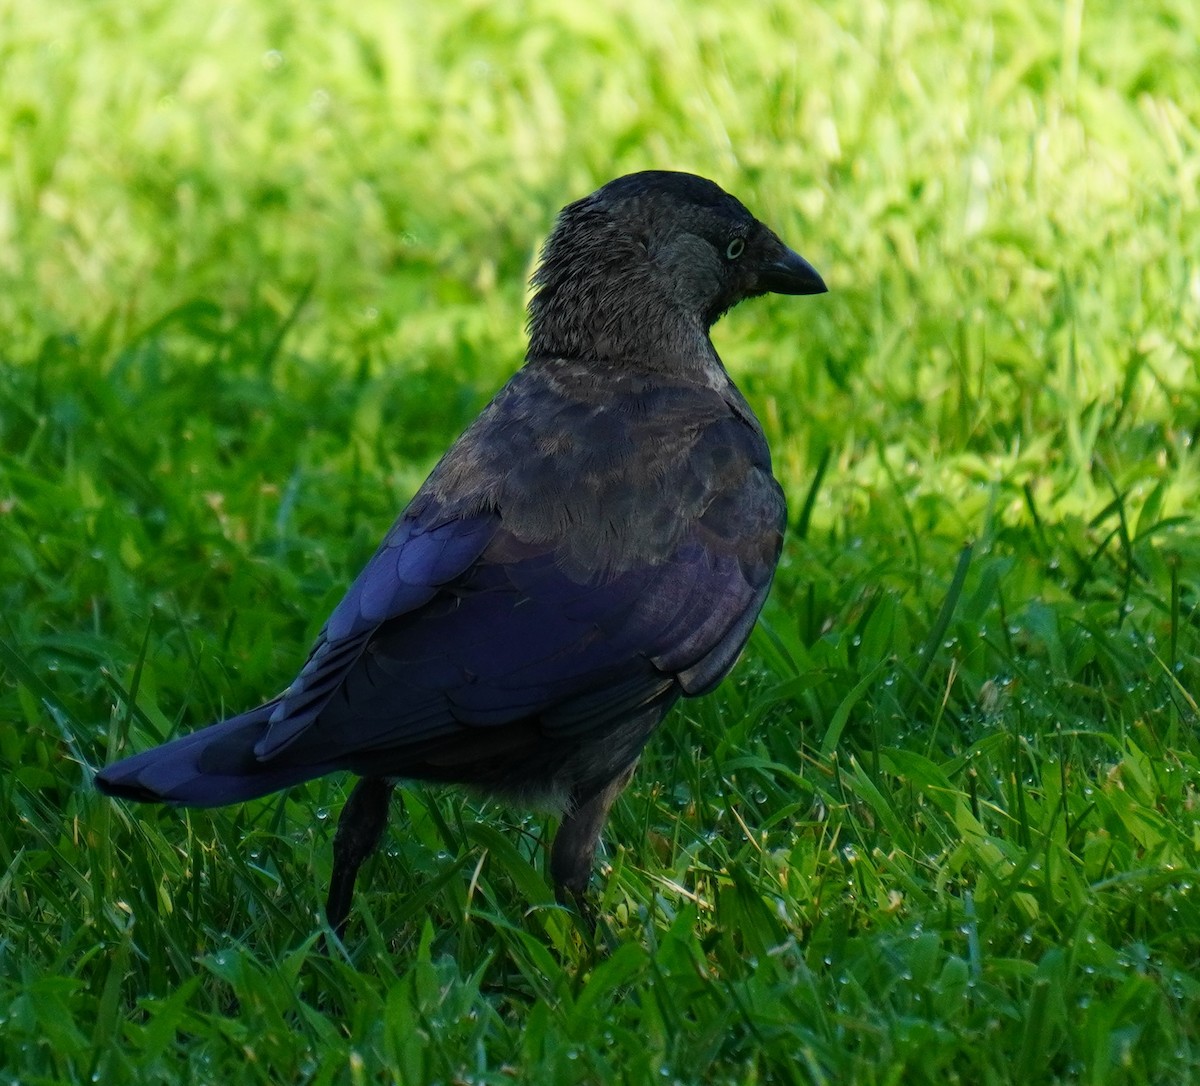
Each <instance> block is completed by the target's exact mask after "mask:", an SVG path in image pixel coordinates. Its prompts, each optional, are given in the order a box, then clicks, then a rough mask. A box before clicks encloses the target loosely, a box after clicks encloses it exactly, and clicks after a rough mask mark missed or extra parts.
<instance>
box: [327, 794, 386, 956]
mask: <svg viewBox="0 0 1200 1086" xmlns="http://www.w3.org/2000/svg"><path fill="white" fill-rule="evenodd" d="M395 787H396V782H395V781H392V780H388V779H387V778H386V777H363V779H362V780H360V781H359V782H358V784H356V785H355V786H354V791H353V792H351V793H350V798H349V799H348V800H346V806H345V807H343V808H342V815H341V817H340V818H339V819H338V828H337V833H336V834H335V835H334V838H333V877H332V878H331V879H330V880H329V897H328V898H327V899H326V902H325V916H326V917H327V918H328V920H329V926H330V927H331V928H333V930H334V931H335V932H337V936H338V938H339V939H340V938H341V937H342V936H343V935H344V934H345V932H346V918H347V917H348V916H349V915H350V899H351V898H352V897H354V880H355V879H356V878H357V877H358V869H359V868H360V867H362V865H363V861H364V860H365V859H366V858H367V857H368V856H370V855H371V853H372V852H374V851H375V849H376V848H377V847H378V846H379V839H380V838H381V837H382V836H383V830H384V827H385V826H386V825H387V820H388V800H390V799H391V797H392V789H393V788H395Z"/></svg>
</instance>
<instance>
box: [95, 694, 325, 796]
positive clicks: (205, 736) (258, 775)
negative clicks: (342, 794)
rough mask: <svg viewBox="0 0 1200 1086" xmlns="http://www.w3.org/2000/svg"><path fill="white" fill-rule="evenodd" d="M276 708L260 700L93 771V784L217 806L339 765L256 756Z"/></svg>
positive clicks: (104, 789) (113, 791) (120, 791)
mask: <svg viewBox="0 0 1200 1086" xmlns="http://www.w3.org/2000/svg"><path fill="white" fill-rule="evenodd" d="M274 708H275V703H274V702H271V703H268V704H267V705H260V706H259V707H258V708H257V709H251V710H250V711H249V712H248V713H242V715H241V716H235V717H231V718H230V719H229V720H223V721H221V723H219V724H212V725H210V726H209V727H207V728H202V729H201V730H200V731H198V732H192V733H191V734H190V735H184V736H181V737H180V738H179V739H173V740H172V741H171V742H169V743H164V744H163V745H162V746H160V747H155V748H154V749H153V750H147V751H144V752H143V753H141V754H135V755H134V756H133V757H132V758H125V759H124V760H123V761H120V762H116V763H114V764H113V765H110V766H106V767H105V768H104V769H102V770H100V772H99V773H97V774H96V787H97V788H99V789H100V791H101V792H104V793H106V794H107V795H110V796H120V797H122V798H124V799H132V800H138V801H139V802H143V803H173V804H176V805H178V806H181V807H220V806H223V805H224V804H226V803H240V802H242V801H243V800H248V799H256V798H257V797H259V796H265V795H268V794H270V793H271V792H278V791H279V790H280V789H283V788H288V787H290V786H291V785H293V784H299V783H300V782H301V781H306V780H310V779H312V778H313V777H319V776H321V775H322V774H324V773H328V772H330V771H331V770H333V769H336V768H337V767H336V766H334V765H330V764H315V765H312V764H310V765H297V764H294V763H292V764H289V763H286V762H284V761H275V760H267V761H260V760H259V759H258V758H257V757H256V756H255V754H254V745H255V744H256V743H257V742H258V741H259V740H260V739H262V737H263V735H264V734H265V733H266V730H267V721H268V719H269V718H270V716H271V712H272V710H273V709H274Z"/></svg>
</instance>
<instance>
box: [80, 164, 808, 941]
mask: <svg viewBox="0 0 1200 1086" xmlns="http://www.w3.org/2000/svg"><path fill="white" fill-rule="evenodd" d="M533 285H534V287H535V288H536V290H535V293H534V295H533V298H532V301H531V302H530V305H529V351H528V354H527V355H526V358H525V364H524V366H523V367H522V368H521V369H520V370H519V371H518V372H517V373H516V374H515V376H513V377H512V379H511V380H509V382H508V383H507V384H506V385H504V387H503V388H501V389H500V391H499V392H498V393H497V394H496V396H495V398H494V399H493V400H492V401H491V403H490V404H488V406H487V407H486V408H485V409H484V410H483V413H482V414H481V415H480V416H479V417H478V418H477V419H476V420H475V421H474V422H473V423H472V424H471V425H470V426H469V427H468V428H467V430H466V431H465V432H464V433H463V434H462V436H461V437H459V439H458V440H457V441H456V442H455V443H454V444H453V445H452V446H451V447H450V450H449V451H448V452H447V453H446V454H445V456H443V457H442V459H441V461H440V462H439V463H438V465H437V466H436V467H435V468H434V469H433V472H432V474H431V475H430V476H429V478H428V479H427V480H426V481H425V483H424V485H423V486H422V487H421V488H420V490H418V491H417V493H416V495H415V497H413V499H412V501H411V502H409V504H408V506H407V508H406V509H405V510H404V511H403V512H402V513H401V514H400V518H399V520H397V521H396V523H395V525H394V526H393V527H392V529H391V531H390V532H389V533H388V535H387V537H386V538H385V539H384V541H383V543H382V545H381V546H380V547H379V549H378V550H377V551H376V552H375V555H374V557H373V558H372V559H371V560H370V561H369V562H368V563H367V565H366V568H365V569H364V570H363V571H362V573H361V574H360V575H359V577H358V579H357V580H356V581H355V582H354V583H353V584H352V585H351V586H350V589H349V591H348V592H347V593H346V596H345V598H344V599H343V600H342V601H341V603H340V604H338V606H337V607H336V608H335V609H334V611H333V614H332V615H330V617H329V620H328V621H327V622H326V623H325V626H324V628H323V629H322V630H321V632H320V634H319V635H318V637H317V643H316V645H315V647H314V648H313V650H312V652H311V654H310V655H309V657H308V662H307V663H306V664H305V665H304V667H303V668H302V669H301V671H300V674H299V675H297V676H296V679H295V680H294V681H293V682H292V684H291V686H289V687H288V688H287V689H286V690H285V691H284V692H283V693H282V694H280V695H279V696H278V697H276V698H274V699H272V700H271V701H269V702H267V703H266V704H265V705H261V706H259V707H258V708H257V709H251V710H250V711H249V712H246V713H243V714H242V715H240V716H236V717H233V718H231V719H229V720H225V721H222V722H220V723H217V724H213V725H211V726H209V727H207V728H204V729H202V730H200V731H198V732H195V733H193V734H191V735H186V736H183V737H182V738H178V739H175V740H172V741H171V742H168V743H165V744H164V745H162V746H160V747H156V748H155V749H153V750H150V751H147V752H145V753H143V754H138V755H135V756H133V757H130V758H127V759H125V760H124V761H121V762H117V763H116V764H114V765H111V766H109V767H107V768H106V769H104V770H102V771H101V772H100V773H99V774H98V775H97V777H96V784H97V786H98V787H99V788H100V789H101V790H102V791H104V792H106V793H108V794H109V795H113V796H122V797H124V798H126V799H134V800H144V801H151V802H167V803H172V804H177V805H180V806H192V807H215V806H219V805H221V804H226V803H236V802H239V801H242V800H248V799H253V798H254V797H256V796H262V795H265V794H267V793H269V792H274V791H277V790H278V789H282V788H288V787H290V786H291V785H294V784H298V783H300V782H301V781H306V780H309V779H311V778H313V777H318V776H320V775H322V774H325V773H331V772H333V771H335V770H350V771H351V772H352V773H356V774H358V775H359V776H360V777H361V780H359V781H358V782H357V784H356V785H355V787H354V789H353V791H352V792H351V794H350V797H349V799H348V800H347V802H346V805H345V807H344V809H343V811H342V814H341V818H340V820H339V823H338V829H337V833H336V835H335V839H334V863H333V878H332V884H331V886H330V890H329V897H328V900H327V904H326V915H327V917H328V920H329V924H330V925H331V927H332V928H333V929H334V930H335V931H337V932H338V933H339V934H341V933H342V932H343V931H344V926H345V923H346V918H347V915H348V912H349V909H350V901H351V897H352V895H353V891H354V882H355V878H356V876H357V873H358V869H359V867H360V865H361V864H362V862H363V861H364V860H365V859H366V857H367V856H369V855H370V854H371V852H372V851H373V850H374V849H375V848H376V846H377V845H378V843H379V839H380V837H381V835H382V833H383V829H384V827H385V824H386V822H387V808H388V800H389V797H390V795H391V792H392V789H393V788H394V787H395V785H396V783H397V780H398V779H402V778H409V779H418V780H425V781H435V782H447V783H454V784H461V785H467V786H469V787H471V788H473V789H476V790H478V791H481V792H483V793H486V794H489V795H498V796H500V797H504V798H506V799H508V800H512V801H515V802H518V803H522V804H530V805H537V806H542V807H549V808H550V809H558V810H561V812H562V822H561V824H560V826H559V829H558V833H557V836H556V837H555V838H554V843H553V846H552V848H551V852H550V874H551V877H552V879H553V882H554V885H555V889H556V892H557V895H558V897H559V900H560V901H564V902H570V901H573V902H575V903H577V904H579V905H584V904H585V899H584V894H585V890H586V887H587V884H588V880H589V878H590V874H591V869H592V863H593V859H594V856H595V852H596V846H597V843H598V841H599V837H600V832H601V829H602V828H603V826H604V822H605V819H606V817H607V815H608V812H609V809H610V808H611V807H612V804H613V802H614V801H615V800H616V798H617V796H618V795H619V794H620V792H621V790H622V789H623V788H624V787H625V785H626V784H628V783H629V779H630V777H631V776H632V774H633V771H634V767H635V766H636V764H637V761H638V758H639V756H640V754H641V751H642V748H643V746H644V745H645V743H646V741H647V739H649V737H650V734H651V733H652V732H653V731H654V729H655V728H657V727H658V725H659V722H660V721H661V720H662V719H663V717H664V716H665V715H666V714H667V712H668V710H669V709H670V708H671V706H672V705H674V704H675V702H676V701H678V700H679V698H680V697H695V696H697V695H700V694H704V693H706V692H707V691H709V690H712V689H713V687H715V686H716V685H717V684H718V683H719V682H720V681H721V679H722V678H723V677H724V676H725V674H726V673H727V672H728V671H729V669H730V668H731V667H732V666H733V664H734V661H735V660H736V659H737V657H738V654H739V653H740V652H741V649H742V647H743V645H745V643H746V640H747V638H748V637H749V635H750V630H751V627H752V626H753V625H754V622H755V620H756V618H757V617H758V613H759V611H760V609H761V608H762V605H763V600H764V599H765V598H766V595H767V591H768V589H769V588H770V585H771V579H772V576H773V575H774V571H775V566H776V563H777V561H778V559H779V552H780V547H781V545H782V542H783V533H784V525H785V517H786V509H785V504H784V496H783V491H782V490H781V489H780V486H779V484H778V483H777V482H776V481H775V478H774V476H773V475H772V473H771V456H770V452H769V450H768V448H767V443H766V441H765V439H764V437H763V431H762V427H761V426H760V425H759V422H758V420H757V419H756V418H755V416H754V413H753V412H752V411H751V410H750V406H749V404H748V403H747V402H746V400H745V398H744V397H743V396H742V394H741V393H740V392H739V391H738V389H737V388H736V387H735V386H734V384H733V382H732V381H731V380H730V378H729V375H728V374H727V373H726V372H725V367H724V365H723V364H722V362H721V359H720V358H719V357H718V356H717V352H716V350H715V349H714V348H713V345H712V342H711V340H710V339H709V329H710V328H711V327H712V325H713V323H714V322H715V321H716V320H717V319H718V318H719V317H720V316H721V315H722V314H723V313H724V312H725V311H726V310H727V309H729V308H730V307H731V306H733V305H736V304H737V303H738V302H740V301H741V300H742V299H743V298H752V297H755V296H757V295H760V294H765V293H767V292H774V293H777V294H817V293H821V292H823V291H824V290H825V289H826V288H825V284H824V283H823V282H822V280H821V277H820V276H819V275H818V274H817V272H816V271H815V270H814V269H813V267H812V266H811V265H810V264H809V263H808V262H807V261H806V260H804V259H803V258H802V257H800V256H799V255H798V254H797V253H795V252H793V251H792V250H791V249H789V248H788V247H787V246H786V245H784V243H783V242H782V241H780V240H779V238H778V237H777V236H776V235H775V234H774V233H773V232H772V231H771V230H769V229H768V228H767V227H766V226H764V225H763V224H762V223H760V222H758V221H757V220H756V219H755V218H754V216H753V215H751V214H750V212H749V211H747V210H746V208H745V207H744V206H743V205H742V204H741V203H740V202H739V201H738V200H736V199H735V198H734V197H732V196H730V195H729V194H728V193H726V192H724V191H723V190H722V189H720V188H719V187H718V186H717V185H715V184H714V183H713V182H711V181H707V180H705V179H704V178H701V177H696V176H694V175H691V174H686V173H674V172H667V171H657V170H655V171H648V172H644V173H635V174H630V175H628V176H626V177H621V178H618V179H617V180H615V181H611V182H610V183H609V184H607V185H605V186H604V187H603V188H601V189H599V190H598V191H596V192H594V193H593V194H592V195H590V196H588V197H585V198H584V199H582V200H578V201H577V202H575V203H573V204H570V205H569V206H568V207H566V208H565V209H564V210H563V211H562V213H561V214H560V215H559V218H558V221H557V224H556V225H555V227H554V230H553V232H552V234H551V235H550V238H549V240H548V241H547V242H546V245H545V248H544V249H543V251H542V256H541V263H540V266H539V267H538V269H537V271H536V272H535V274H534V277H533Z"/></svg>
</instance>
